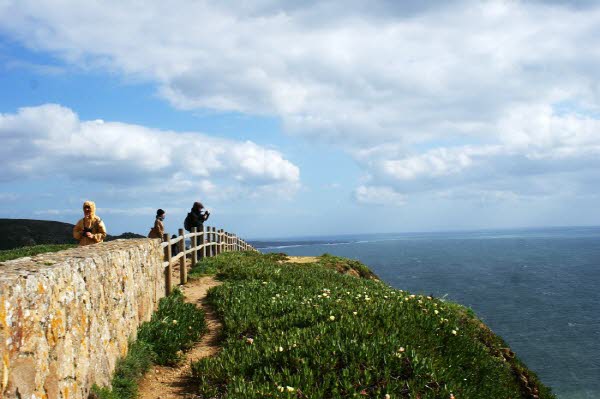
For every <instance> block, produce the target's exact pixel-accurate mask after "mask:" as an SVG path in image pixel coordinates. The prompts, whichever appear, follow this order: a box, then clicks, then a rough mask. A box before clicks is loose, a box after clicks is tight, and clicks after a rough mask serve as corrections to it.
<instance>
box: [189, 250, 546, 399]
mask: <svg viewBox="0 0 600 399" xmlns="http://www.w3.org/2000/svg"><path fill="white" fill-rule="evenodd" d="M284 257H285V256H284V255H281V254H279V255H260V254H257V253H253V252H245V253H226V254H222V255H219V256H218V257H215V258H208V259H205V260H203V261H202V262H201V263H200V265H199V266H198V267H197V269H198V268H205V269H206V270H210V269H213V270H214V269H216V270H218V277H219V278H220V279H222V280H223V281H224V284H222V285H221V286H219V287H215V288H214V289H212V290H211V291H210V292H209V300H210V302H211V304H212V305H213V306H214V307H215V309H216V311H217V313H218V314H219V317H220V318H221V320H222V321H223V349H222V351H221V352H220V353H219V355H217V356H216V357H214V358H206V359H202V360H201V361H199V362H196V363H194V364H193V365H192V371H193V374H194V376H195V378H197V381H198V395H199V397H201V398H225V397H229V398H265V397H270V398H292V397H293V398H351V397H361V398H362V397H370V398H385V397H387V396H386V395H389V397H390V398H409V397H410V398H421V399H425V398H445V399H448V398H451V397H452V396H451V395H454V397H455V398H457V399H465V398H485V399H488V398H533V397H536V396H537V397H539V398H553V397H554V396H553V395H552V394H551V393H550V390H549V389H548V388H546V387H544V386H543V385H542V384H541V383H540V382H539V381H538V379H537V377H536V376H535V375H534V374H533V373H532V372H531V371H529V370H528V369H527V368H526V367H525V366H524V365H523V364H522V363H521V362H519V361H518V360H517V359H516V357H515V356H514V354H513V353H512V352H511V351H510V349H508V347H507V345H506V344H505V343H504V342H503V341H502V340H501V339H500V338H499V337H497V336H495V335H494V334H493V333H492V332H491V331H490V330H489V329H488V328H487V327H486V326H485V325H484V324H483V323H482V322H481V321H480V320H478V319H477V318H475V317H474V316H473V315H472V314H471V313H469V312H468V310H467V309H466V308H464V307H462V306H460V305H457V304H454V303H449V302H445V301H442V300H440V299H438V298H432V297H426V296H420V295H411V294H410V293H408V292H405V291H402V290H396V289H392V288H390V287H389V286H387V285H385V284H383V283H381V282H379V281H377V280H375V279H371V278H368V279H365V278H356V277H354V276H356V275H357V274H358V275H361V276H367V277H372V274H371V273H370V272H369V271H368V269H367V268H366V267H365V266H364V265H360V264H357V262H354V261H348V260H344V259H342V258H335V257H331V256H324V257H321V258H320V260H319V262H318V263H317V264H285V263H281V262H280V261H281V260H282V258H284ZM340 263H341V264H340ZM324 266H325V267H324ZM340 271H343V272H345V273H346V274H340ZM534 395H536V396H534Z"/></svg>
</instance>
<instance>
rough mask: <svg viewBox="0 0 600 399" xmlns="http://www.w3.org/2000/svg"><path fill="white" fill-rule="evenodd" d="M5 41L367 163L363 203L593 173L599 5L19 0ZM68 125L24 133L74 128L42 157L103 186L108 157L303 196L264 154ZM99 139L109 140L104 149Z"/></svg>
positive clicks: (29, 164)
mask: <svg viewBox="0 0 600 399" xmlns="http://www.w3.org/2000/svg"><path fill="white" fill-rule="evenodd" d="M107 27H110V29H107ZM0 32H3V33H4V34H6V35H9V36H11V37H13V38H15V39H17V40H20V41H21V42H23V43H24V44H26V45H27V46H29V47H31V48H34V49H42V50H46V51H50V52H52V53H54V54H56V55H57V56H58V57H60V58H62V59H64V60H65V61H66V62H68V63H71V64H74V65H78V66H80V67H82V68H101V69H108V70H110V71H111V72H117V73H120V74H122V75H124V76H126V77H133V78H135V79H144V80H147V81H149V82H152V83H154V84H155V85H156V86H157V88H158V92H159V93H160V94H161V95H162V96H163V97H164V98H165V99H167V100H168V101H170V102H171V103H172V104H173V105H174V106H176V107H179V108H182V109H205V108H208V109H214V110H218V111H239V112H243V113H248V114H268V115H276V116H279V117H280V118H281V120H282V121H283V124H284V126H285V127H286V129H287V130H288V132H292V133H294V134H298V135H304V136H306V137H310V138H315V137H318V138H319V139H323V140H330V141H332V142H335V143H336V144H337V145H339V146H341V147H342V148H345V149H347V150H348V151H350V152H351V153H352V154H355V156H356V159H357V161H358V162H359V164H360V165H361V166H362V167H363V168H364V170H365V175H366V176H367V179H366V182H365V185H364V186H361V187H360V188H359V189H358V190H357V193H359V192H360V193H361V194H360V196H358V195H357V197H360V198H363V197H364V198H371V197H378V196H379V194H381V192H382V191H385V190H388V189H389V190H390V191H391V192H392V193H399V192H407V193H410V192H416V191H432V190H438V189H440V190H446V189H447V188H449V187H463V186H472V185H478V186H479V187H478V188H477V189H482V190H489V191H490V192H494V191H498V190H499V191H502V192H504V191H506V192H513V191H519V190H522V189H524V187H523V185H522V184H521V183H520V182H519V179H520V178H522V177H523V176H529V175H544V174H546V175H548V176H549V177H548V179H550V180H552V181H554V182H559V183H558V184H559V185H560V181H561V180H560V179H558V178H557V176H559V175H560V174H561V173H571V175H569V176H568V177H565V178H567V179H569V180H572V179H582V178H586V179H587V178H588V176H587V174H584V173H579V172H580V171H589V170H593V171H595V173H598V167H599V165H598V162H597V158H598V154H599V146H600V141H599V140H598V137H600V133H599V130H598V127H599V124H600V117H599V116H598V115H599V113H600V84H598V82H599V81H600V51H598V48H597V46H594V43H596V42H597V41H598V39H600V6H598V5H595V4H589V5H586V6H585V7H578V6H573V5H563V4H560V3H557V2H547V3H545V2H541V1H540V2H505V1H487V2H476V1H468V0H467V1H456V2H440V3H438V4H430V5H422V4H412V3H411V2H409V3H405V2H384V1H382V2H375V3H370V4H368V5H365V4H364V3H362V2H358V1H350V2H336V1H331V2H308V3H302V4H298V3H296V2H271V1H256V2H246V3H244V5H239V4H234V3H227V2H225V3H224V2H220V3H214V2H205V1H194V2H189V1H175V2H171V3H169V4H162V3H160V2H154V3H147V4H143V5H142V4H141V3H138V2H133V1H119V2H116V1H115V2H103V3H89V2H79V1H64V2H61V5H57V4H56V3H55V2H50V1H39V0H36V1H33V0H19V1H16V0H15V1H10V0H7V1H4V2H2V3H0ZM63 114H64V115H62V116H57V115H54V117H55V119H54V122H55V124H52V122H51V123H50V124H49V125H47V124H46V123H45V122H44V123H42V125H43V126H41V127H40V126H37V125H36V123H39V120H40V119H35V118H34V119H35V120H31V121H30V120H29V119H28V116H27V115H26V114H25V113H24V114H23V115H22V119H23V120H22V122H23V123H28V124H30V125H31V126H29V127H28V129H32V130H33V131H35V129H37V128H43V129H45V130H44V131H46V132H48V137H51V136H52V135H56V136H57V137H62V136H61V135H62V132H61V127H62V126H63V125H66V126H69V124H72V123H75V124H76V127H75V129H80V134H82V135H83V136H85V137H86V140H82V139H81V137H71V139H70V142H69V145H68V146H66V148H63V147H62V146H56V145H54V146H53V145H52V142H53V141H52V140H49V141H48V142H47V143H46V144H44V145H46V146H47V148H49V149H51V150H52V151H53V152H56V153H57V154H59V155H58V156H59V157H71V158H76V157H77V154H86V159H87V161H86V162H89V164H88V165H89V166H93V169H94V171H95V172H96V173H98V176H97V177H98V178H101V177H103V174H102V173H101V172H102V171H103V170H105V169H103V168H102V166H103V165H104V163H105V162H107V161H106V160H107V159H108V162H110V163H111V164H112V165H117V164H119V165H121V164H123V165H126V166H128V167H129V166H132V168H131V172H130V173H129V177H131V178H133V177H136V178H137V175H136V171H139V173H140V174H147V173H149V171H152V172H153V173H158V174H159V175H161V174H163V175H168V173H170V171H172V170H173V169H176V168H179V169H182V170H192V171H193V176H194V178H202V179H205V181H206V182H212V181H213V180H214V177H215V176H223V175H226V174H227V175H230V176H232V178H233V179H234V180H236V181H238V182H245V183H249V184H255V185H261V186H264V185H265V184H266V185H267V186H270V184H271V183H273V182H292V183H293V182H297V180H298V179H297V168H295V166H293V165H292V164H291V163H289V162H288V161H285V160H284V159H283V158H282V157H281V155H279V154H278V153H277V152H273V151H271V150H267V149H264V148H262V147H258V146H256V145H253V144H252V143H236V145H235V146H234V147H235V148H229V147H228V146H223V145H219V144H218V143H216V144H215V143H214V142H213V141H211V140H210V139H208V138H206V139H203V143H204V144H196V145H195V146H193V148H190V147H189V146H184V145H181V146H180V147H178V148H179V149H178V150H177V152H175V151H168V150H164V151H158V150H157V149H158V148H159V147H160V141H159V140H157V139H156V137H159V136H160V137H167V136H168V135H169V134H171V135H174V136H173V137H179V139H175V141H178V140H179V141H182V139H181V138H182V137H188V136H186V135H184V134H174V133H169V132H161V134H160V135H159V134H158V132H155V134H152V132H151V131H150V130H149V129H146V128H143V127H135V126H130V125H122V124H118V123H105V124H102V123H95V122H84V123H79V122H78V121H77V118H73V117H72V116H69V115H68V112H66V113H64V112H63ZM80 125H81V126H80ZM99 126H105V127H104V128H100V127H99ZM67 130H68V129H67ZM99 130H102V131H103V132H111V134H109V133H106V134H107V138H105V137H103V138H102V139H99V138H98V137H97V135H96V136H95V132H97V131H99ZM125 132H127V135H125ZM124 136H126V137H125V138H123V137H124ZM95 137H96V138H95ZM148 137H153V138H154V141H152V140H150V141H146V142H148V145H146V146H143V148H140V146H139V145H137V143H138V142H139V140H140V139H141V138H144V139H147V138H148ZM42 141H43V140H42ZM183 141H184V140H183ZM37 142H39V140H38V141H36V143H37ZM9 144H10V145H11V146H12V147H11V148H14V147H15V146H18V143H17V142H12V141H11V142H9ZM90 145H92V146H93V147H94V148H95V149H96V151H97V152H94V153H91V154H90V153H89V152H88V151H86V149H88V148H89V147H90ZM21 150H22V151H24V152H25V153H27V151H30V150H29V149H26V148H21ZM224 151H226V155H227V156H225V155H224V154H225V153H224ZM198 153H201V154H202V159H200V158H199V157H197V156H194V155H195V154H198ZM180 158H181V159H185V160H186V164H185V165H182V164H178V162H179V161H178V159H180ZM61 159H62V158H61ZM92 161H93V162H92ZM40 162H41V161H40V159H39V157H35V156H31V157H27V156H26V157H25V159H24V160H23V161H22V162H19V163H18V164H17V165H15V166H14V167H13V168H12V169H11V170H10V171H9V175H11V174H12V175H19V174H31V173H33V171H34V170H39V165H40ZM41 163H42V164H43V162H41ZM184 166H185V167H184ZM78 172H80V171H77V170H71V171H70V173H71V174H72V175H76V174H77V173H78ZM576 172H577V173H579V175H578V176H573V173H576ZM583 176H586V177H583ZM182 180H185V178H183V177H182ZM190 181H191V180H190ZM207 184H208V183H207ZM498 186H501V188H498ZM383 187H387V189H385V190H384V189H383ZM581 187H583V186H581ZM583 190H585V188H583ZM284 191H285V190H284ZM373 193H375V194H377V195H374V194H373ZM388 194H389V193H388ZM381 197H386V195H384V194H381ZM388 197H390V198H391V202H395V201H396V198H395V197H394V196H393V195H388Z"/></svg>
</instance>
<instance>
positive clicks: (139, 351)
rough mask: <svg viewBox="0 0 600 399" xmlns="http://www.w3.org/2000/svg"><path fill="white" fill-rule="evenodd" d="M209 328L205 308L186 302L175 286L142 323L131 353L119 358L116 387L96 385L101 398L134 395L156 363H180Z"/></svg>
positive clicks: (131, 346) (130, 349)
mask: <svg viewBox="0 0 600 399" xmlns="http://www.w3.org/2000/svg"><path fill="white" fill-rule="evenodd" d="M205 331H206V322H205V319H204V312H203V311H202V310H201V309H198V308H197V307H196V306H195V305H193V304H190V303H185V302H184V299H183V294H182V293H181V291H179V290H174V291H173V293H172V294H171V295H169V296H168V297H165V298H162V299H161V300H160V302H159V306H158V310H157V311H156V312H155V313H154V314H153V315H152V319H151V320H150V321H149V322H146V323H144V324H142V325H141V326H140V328H139V329H138V337H137V340H136V341H135V342H133V343H131V344H130V346H129V351H128V352H127V356H125V357H124V358H123V359H119V361H118V362H117V367H116V369H115V372H114V374H113V378H112V382H111V385H112V389H111V388H109V387H98V386H94V387H93V388H92V392H93V393H94V395H95V396H96V397H98V398H100V399H134V398H136V397H137V393H138V381H139V379H140V378H141V377H142V376H143V375H144V373H145V372H146V371H147V370H148V369H149V368H150V366H151V365H152V364H161V365H176V364H178V363H179V362H180V361H181V359H182V358H183V352H184V351H185V350H187V349H189V348H190V347H191V346H192V345H193V344H194V343H195V342H197V341H199V340H200V337H201V336H202V335H203V334H204V332H205Z"/></svg>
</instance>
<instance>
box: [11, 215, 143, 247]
mask: <svg viewBox="0 0 600 399" xmlns="http://www.w3.org/2000/svg"><path fill="white" fill-rule="evenodd" d="M73 227H74V225H72V224H70V223H63V222H54V221H50V220H33V219H0V250H6V249H13V248H21V247H29V246H34V245H47V244H77V241H76V240H75V239H74V238H73ZM140 237H143V236H142V235H139V234H135V233H123V234H121V235H118V236H111V235H109V236H107V237H106V241H111V240H116V239H119V238H140Z"/></svg>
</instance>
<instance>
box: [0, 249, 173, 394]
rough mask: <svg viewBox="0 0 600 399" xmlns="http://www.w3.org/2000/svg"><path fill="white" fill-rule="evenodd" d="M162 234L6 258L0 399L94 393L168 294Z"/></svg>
mask: <svg viewBox="0 0 600 399" xmlns="http://www.w3.org/2000/svg"><path fill="white" fill-rule="evenodd" d="M164 292H165V276H164V271H163V267H162V250H161V249H160V244H159V242H158V240H149V239H138V240H117V241H112V242H109V243H102V244H96V245H91V246H87V247H81V248H75V249H70V250H67V251H61V252H56V253H50V254H43V255H38V256H35V257H32V258H23V259H17V260H14V261H8V262H4V263H0V357H1V359H2V365H1V367H2V370H1V372H0V374H1V375H2V381H1V383H2V385H1V389H2V391H1V392H2V394H1V395H0V398H28V399H29V398H49V399H53V398H64V399H66V398H86V397H87V395H88V393H89V389H90V388H91V386H92V385H93V384H94V383H97V384H99V385H109V383H110V379H111V375H112V372H113V371H114V368H115V363H116V361H117V359H118V358H119V357H121V356H123V355H125V354H126V352H127V345H128V340H129V339H130V338H135V334H136V331H137V327H138V326H139V325H140V324H141V323H142V322H143V321H146V320H149V319H150V316H151V315H152V312H153V311H154V309H155V305H156V304H157V302H158V300H159V299H160V298H161V297H163V296H164Z"/></svg>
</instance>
